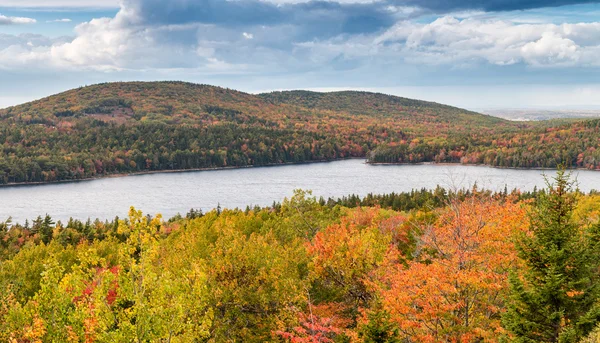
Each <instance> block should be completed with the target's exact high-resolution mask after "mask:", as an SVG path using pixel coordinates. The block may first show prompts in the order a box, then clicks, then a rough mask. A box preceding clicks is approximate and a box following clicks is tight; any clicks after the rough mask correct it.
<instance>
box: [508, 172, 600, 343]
mask: <svg viewBox="0 0 600 343" xmlns="http://www.w3.org/2000/svg"><path fill="white" fill-rule="evenodd" d="M553 180H554V183H551V182H550V181H548V180H547V185H548V190H547V192H543V193H540V196H539V198H538V200H537V203H536V204H535V206H534V210H533V211H532V213H531V217H530V225H531V227H530V235H523V236H521V237H520V238H519V240H518V242H517V251H518V254H519V258H520V259H521V260H522V261H523V267H524V268H523V269H522V270H515V271H513V273H512V274H511V276H510V280H509V281H510V286H511V287H510V288H511V292H510V299H509V301H508V304H507V305H508V306H507V311H506V313H505V315H504V317H503V321H502V322H503V325H504V327H505V328H506V329H507V330H508V331H509V332H510V333H511V338H512V340H513V341H514V342H523V343H525V342H527V343H529V342H561V343H562V342H565V343H566V342H578V341H579V340H580V339H581V338H582V337H584V336H586V335H587V334H588V333H589V332H590V331H591V330H593V328H594V327H595V325H596V324H597V323H598V321H599V319H600V310H599V308H598V305H597V303H598V296H599V290H600V288H599V286H600V284H599V283H598V275H597V274H598V273H597V271H598V267H599V265H600V263H599V261H600V256H599V254H598V247H599V245H598V240H599V237H600V233H599V230H598V226H594V227H591V228H579V227H577V225H576V224H575V223H574V221H573V220H572V218H571V216H572V212H573V209H574V207H575V205H576V194H575V193H574V192H573V186H574V181H572V180H571V175H570V173H567V172H565V170H564V169H563V170H559V172H558V174H557V176H556V177H555V178H554V179H553Z"/></svg>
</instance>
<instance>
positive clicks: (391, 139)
mask: <svg viewBox="0 0 600 343" xmlns="http://www.w3.org/2000/svg"><path fill="white" fill-rule="evenodd" d="M589 123H594V122H574V123H570V124H561V126H558V127H557V126H556V125H552V124H548V123H515V122H510V121H506V120H503V119H499V118H495V117H491V116H487V115H482V114H479V113H475V112H471V111H467V110H462V109H459V108H455V107H451V106H445V105H441V104H436V103H431V102H424V101H418V100H411V99H405V98H400V97H395V96H389V95H384V94H377V93H367V92H333V93H316V92H308V91H290V92H273V93H268V94H260V95H253V94H248V93H243V92H239V91H235V90H231V89H225V88H220V87H214V86H209V85H198V84H191V83H184V82H124V83H107V84H99V85H94V86H89V87H82V88H78V89H73V90H70V91H67V92H64V93H60V94H57V95H54V96H50V97H47V98H44V99H40V100H37V101H33V102H30V103H26V104H23V105H19V106H14V107H10V108H7V109H3V110H0V143H1V144H2V146H1V149H2V155H1V156H0V184H9V183H24V182H51V181H60V180H77V179H85V178H91V177H101V176H106V175H110V174H116V173H136V172H144V171H158V170H178V169H192V168H193V169H196V168H221V167H231V166H249V165H269V164H280V163H297V162H306V161H321V160H332V159H340V158H348V157H367V156H368V157H369V159H370V161H372V162H387V163H399V162H400V163H415V162H426V161H436V162H454V163H457V162H460V163H485V164H490V165H497V166H508V167H552V166H555V165H556V164H557V163H560V162H566V163H567V164H572V165H577V166H580V167H586V168H597V167H599V165H600V156H598V152H597V151H596V148H597V145H598V139H597V138H598V127H597V125H595V124H589ZM558 152H559V153H558ZM596 161H598V162H596Z"/></svg>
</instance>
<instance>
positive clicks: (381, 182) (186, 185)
mask: <svg viewBox="0 0 600 343" xmlns="http://www.w3.org/2000/svg"><path fill="white" fill-rule="evenodd" d="M542 173H546V174H549V175H551V174H554V172H552V171H541V170H515V169H496V168H489V167H484V166H461V165H430V164H424V165H367V164H365V163H364V160H360V159H352V160H344V161H335V162H325V163H311V164H297V165H285V166H275V167H261V168H242V169H227V170H213V171H195V172H180V173H157V174H146V175H134V176H126V177H118V178H106V179H97V180H92V181H82V182H73V183H57V184H47V185H33V186H15V187H4V188H0V220H5V219H6V218H8V217H9V216H12V218H13V221H14V222H20V223H22V222H24V221H25V219H32V218H35V217H37V216H38V215H44V214H46V213H48V214H50V215H51V216H52V217H53V218H54V219H56V220H62V221H66V220H68V218H69V217H73V218H77V219H82V220H83V219H87V218H90V217H91V218H100V219H112V218H114V217H115V216H116V215H118V216H119V217H125V216H126V215H127V211H128V209H129V207H130V206H135V207H136V208H138V209H141V210H143V211H144V213H151V214H156V213H162V214H163V216H164V217H166V218H169V217H171V216H173V215H175V214H177V213H178V212H179V213H181V214H185V213H187V211H188V210H189V209H191V208H201V209H202V210H205V211H206V210H210V209H212V208H215V207H216V206H217V205H218V204H220V205H221V207H223V208H235V207H239V208H245V207H246V206H247V205H251V206H252V205H260V206H266V205H270V204H272V203H273V201H281V200H283V198H284V197H289V196H291V195H292V193H293V190H294V189H298V188H302V189H310V190H312V191H313V194H314V195H316V196H323V197H326V198H327V197H341V196H344V195H349V194H358V195H366V194H368V193H391V192H402V191H410V190H412V189H421V188H428V189H431V188H435V187H436V185H441V186H443V187H446V188H464V187H470V186H472V185H473V183H475V182H477V185H479V186H480V187H483V188H487V189H491V190H497V191H500V190H503V189H504V185H507V186H508V188H509V189H513V188H518V189H521V190H532V189H533V188H534V186H537V187H538V188H540V187H543V186H544V179H543V177H542ZM574 175H575V176H577V179H578V181H579V187H580V189H581V190H582V191H586V192H587V191H589V190H591V189H600V172H594V171H584V170H582V171H575V172H574Z"/></svg>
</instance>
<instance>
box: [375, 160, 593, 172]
mask: <svg viewBox="0 0 600 343" xmlns="http://www.w3.org/2000/svg"><path fill="white" fill-rule="evenodd" d="M365 163H366V164H369V165H372V166H422V165H432V166H465V167H485V168H494V169H511V170H557V169H556V168H541V167H532V168H521V167H503V166H490V165H489V164H477V163H466V164H465V163H460V162H418V163H403V162H365ZM566 170H567V171H569V170H582V171H592V172H593V171H598V172H600V169H588V168H580V167H578V168H573V167H570V168H567V169H566Z"/></svg>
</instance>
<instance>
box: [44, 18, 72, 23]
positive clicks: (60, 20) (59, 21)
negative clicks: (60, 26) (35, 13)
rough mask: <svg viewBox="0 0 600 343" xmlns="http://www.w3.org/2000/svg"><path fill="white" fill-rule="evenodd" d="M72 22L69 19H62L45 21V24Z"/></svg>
mask: <svg viewBox="0 0 600 343" xmlns="http://www.w3.org/2000/svg"><path fill="white" fill-rule="evenodd" d="M71 21H72V20H71V19H69V18H64V19H54V20H48V21H46V22H47V23H70V22H71Z"/></svg>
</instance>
